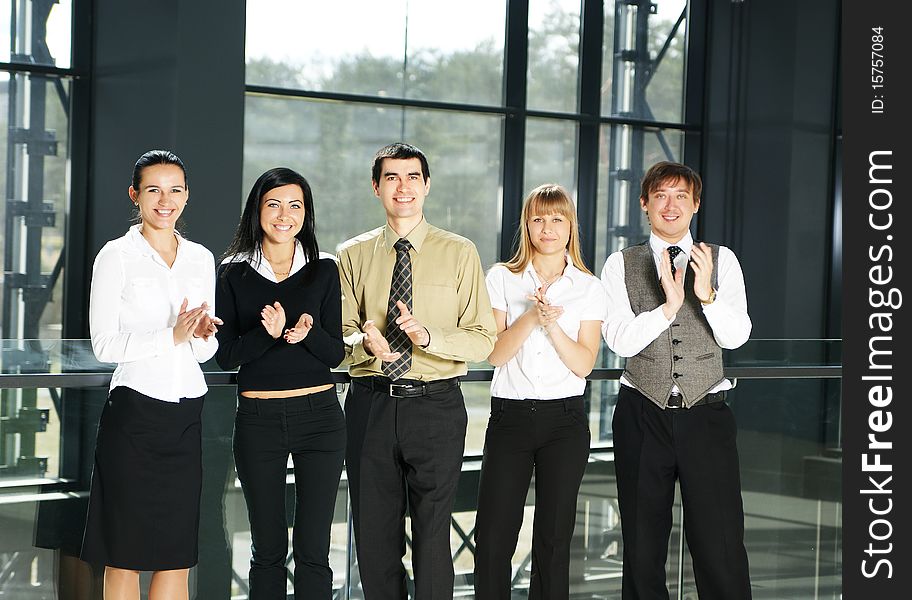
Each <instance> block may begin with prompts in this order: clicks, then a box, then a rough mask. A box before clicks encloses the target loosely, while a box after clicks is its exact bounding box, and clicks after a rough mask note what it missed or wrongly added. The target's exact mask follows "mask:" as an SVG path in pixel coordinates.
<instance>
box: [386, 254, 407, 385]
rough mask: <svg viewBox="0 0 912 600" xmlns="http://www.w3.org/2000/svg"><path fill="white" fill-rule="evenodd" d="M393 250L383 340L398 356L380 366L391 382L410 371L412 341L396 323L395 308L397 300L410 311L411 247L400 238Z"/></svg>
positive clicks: (396, 310) (397, 313) (397, 310)
mask: <svg viewBox="0 0 912 600" xmlns="http://www.w3.org/2000/svg"><path fill="white" fill-rule="evenodd" d="M394 247H395V248H396V264H395V266H394V267H393V278H392V281H391V282H390V295H389V304H388V305H387V309H386V341H387V342H389V345H390V350H392V351H393V352H401V353H402V355H401V356H400V357H399V358H397V359H396V360H394V361H393V362H385V363H383V374H384V375H386V376H387V377H389V378H390V379H392V380H394V381H395V380H396V379H399V378H400V377H402V376H403V375H405V374H406V373H408V371H409V369H411V368H412V340H410V339H409V336H408V334H407V333H405V332H404V331H402V330H401V329H400V328H399V326H398V325H397V324H396V319H397V318H398V317H399V314H400V311H399V307H397V306H396V301H397V300H401V301H402V303H403V304H405V305H406V306H407V307H408V309H409V310H410V311H411V310H412V260H411V258H410V257H409V250H411V249H412V245H411V244H410V243H409V241H408V240H407V239H405V238H401V239H399V240H398V241H397V242H396V243H395V244H394Z"/></svg>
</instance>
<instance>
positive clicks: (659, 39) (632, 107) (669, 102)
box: [602, 0, 687, 122]
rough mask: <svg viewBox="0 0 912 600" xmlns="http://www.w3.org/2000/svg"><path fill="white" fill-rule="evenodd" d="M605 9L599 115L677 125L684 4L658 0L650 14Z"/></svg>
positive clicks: (623, 5)
mask: <svg viewBox="0 0 912 600" xmlns="http://www.w3.org/2000/svg"><path fill="white" fill-rule="evenodd" d="M638 6H639V5H637V4H635V3H628V2H615V3H610V2H606V3H605V25H604V38H603V42H602V48H603V52H604V54H603V58H602V82H603V83H602V114H603V115H611V116H618V117H624V116H629V117H635V118H638V119H649V120H657V121H670V122H681V121H682V119H683V117H684V112H683V111H684V75H685V69H684V67H685V47H686V40H687V31H686V26H687V23H686V20H685V16H686V11H687V2H686V0H659V1H658V2H655V3H654V4H652V5H651V6H654V7H655V12H651V13H648V14H642V13H641V12H640V10H639V8H638Z"/></svg>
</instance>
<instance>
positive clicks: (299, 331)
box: [285, 313, 314, 344]
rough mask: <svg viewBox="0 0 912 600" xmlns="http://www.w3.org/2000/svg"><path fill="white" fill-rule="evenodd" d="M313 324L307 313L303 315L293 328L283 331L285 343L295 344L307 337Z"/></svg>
mask: <svg viewBox="0 0 912 600" xmlns="http://www.w3.org/2000/svg"><path fill="white" fill-rule="evenodd" d="M313 324H314V320H313V317H312V316H310V315H309V314H307V313H303V314H302V315H301V318H299V319H298V322H297V323H295V326H294V327H292V328H291V329H286V330H285V341H286V342H288V343H289V344H297V343H298V342H300V341H301V340H303V339H304V338H306V337H307V334H308V333H310V330H311V328H312V327H313Z"/></svg>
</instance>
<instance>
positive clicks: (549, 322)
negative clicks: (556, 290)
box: [528, 286, 564, 333]
mask: <svg viewBox="0 0 912 600" xmlns="http://www.w3.org/2000/svg"><path fill="white" fill-rule="evenodd" d="M546 291H547V288H545V287H544V286H542V287H540V288H538V289H537V290H536V291H535V294H533V295H532V296H528V298H529V300H531V301H532V302H533V305H532V308H531V309H529V310H530V311H534V315H535V317H536V319H537V320H538V325H539V326H540V327H541V328H542V329H544V330H545V332H547V333H550V332H551V329H552V328H554V327H556V325H557V320H558V319H559V318H560V317H561V315H563V314H564V307H562V306H552V304H551V302H550V301H549V300H548V299H547V298H545V292H546Z"/></svg>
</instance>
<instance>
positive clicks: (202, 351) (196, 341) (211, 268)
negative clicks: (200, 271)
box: [190, 250, 218, 363]
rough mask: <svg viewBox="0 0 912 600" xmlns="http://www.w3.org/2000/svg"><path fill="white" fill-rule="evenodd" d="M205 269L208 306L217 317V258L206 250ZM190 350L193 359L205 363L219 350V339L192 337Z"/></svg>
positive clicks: (213, 337) (211, 313)
mask: <svg viewBox="0 0 912 600" xmlns="http://www.w3.org/2000/svg"><path fill="white" fill-rule="evenodd" d="M203 261H204V262H203V268H204V269H205V271H206V304H208V305H209V314H210V315H215V314H217V313H216V312H215V258H213V256H212V253H211V252H209V251H208V250H206V252H205V258H204V259H203ZM190 349H191V350H192V351H193V357H194V358H195V359H196V361H197V362H200V363H204V362H206V361H207V360H209V359H210V358H212V357H213V356H215V352H216V350H218V338H216V336H210V337H209V339H208V340H204V339H203V338H198V337H191V338H190Z"/></svg>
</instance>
